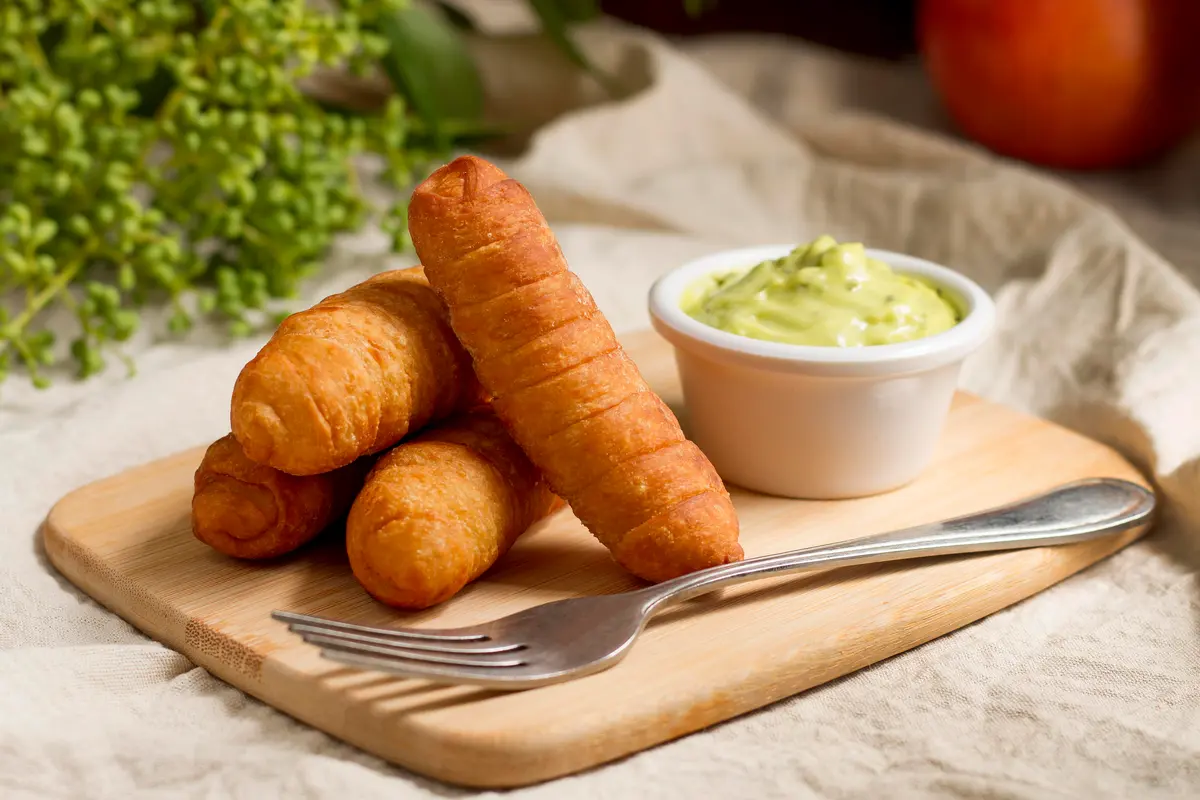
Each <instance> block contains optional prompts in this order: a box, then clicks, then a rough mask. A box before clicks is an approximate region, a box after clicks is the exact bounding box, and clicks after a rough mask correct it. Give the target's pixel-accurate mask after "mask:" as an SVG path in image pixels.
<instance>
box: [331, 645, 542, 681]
mask: <svg viewBox="0 0 1200 800" xmlns="http://www.w3.org/2000/svg"><path fill="white" fill-rule="evenodd" d="M321 655H322V656H323V657H325V658H327V659H329V660H330V661H337V662H338V663H341V664H348V665H349V666H352V667H358V668H360V669H371V670H375V671H376V672H386V673H389V674H392V675H398V676H399V677H402V678H413V679H416V680H423V681H430V682H432V683H444V684H451V685H460V684H470V685H475V686H486V687H491V688H495V689H507V690H509V691H512V690H517V689H531V688H534V687H535V686H543V685H545V684H547V683H553V682H554V678H553V676H533V677H526V676H524V675H521V674H515V673H514V672H513V671H512V670H504V669H494V668H492V667H451V666H442V665H438V664H418V663H414V662H411V661H403V660H401V659H397V658H391V657H388V656H374V655H367V654H360V653H348V652H344V651H339V650H322V651H321Z"/></svg>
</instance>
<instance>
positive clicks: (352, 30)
mask: <svg viewBox="0 0 1200 800" xmlns="http://www.w3.org/2000/svg"><path fill="white" fill-rule="evenodd" d="M614 32H616V33H614ZM597 33H600V34H603V35H596V34H597ZM646 35H650V36H653V37H665V38H666V41H668V42H669V43H670V44H671V46H672V48H673V50H674V52H678V53H682V54H683V55H684V56H685V57H687V58H689V59H691V60H692V62H694V63H695V64H697V65H699V66H700V67H701V68H702V69H704V70H706V71H707V72H708V73H710V74H711V75H713V76H715V77H716V78H717V79H718V80H719V81H721V82H722V83H723V84H724V85H725V86H727V87H728V88H729V89H731V90H732V91H733V92H734V93H735V94H736V95H738V96H740V97H741V98H742V99H744V100H745V101H747V102H748V103H750V104H751V105H752V106H753V107H754V108H755V109H756V110H757V111H759V112H761V115H762V117H764V118H766V119H768V120H771V121H773V122H775V123H778V124H779V126H780V128H781V130H784V131H787V130H791V131H793V132H795V131H799V129H800V128H801V127H803V125H804V124H805V120H811V119H812V118H813V117H814V116H820V115H832V114H835V113H837V114H841V113H866V114H870V115H877V116H880V117H883V118H887V119H890V120H893V121H897V122H900V123H904V124H907V125H909V126H911V127H913V128H916V129H922V130H926V131H935V132H937V133H940V134H944V135H946V136H948V137H951V138H952V139H956V140H958V141H960V142H964V143H968V144H970V145H972V146H979V147H982V148H986V149H987V150H990V151H992V152H993V153H996V154H998V155H1000V156H1003V157H1005V158H1008V159H1012V160H1014V161H1016V162H1023V163H1024V164H1027V165H1028V166H1029V167H1031V168H1034V169H1037V170H1039V171H1042V172H1044V173H1046V174H1052V175H1055V176H1057V177H1059V178H1061V179H1063V180H1065V181H1067V182H1068V183H1070V184H1072V185H1074V186H1076V187H1078V188H1080V189H1082V190H1083V191H1085V192H1087V193H1089V194H1090V195H1092V196H1095V197H1097V198H1099V199H1100V200H1102V201H1103V202H1105V203H1107V204H1109V205H1111V206H1113V207H1115V208H1116V209H1117V211H1118V212H1119V213H1120V214H1121V216H1122V218H1123V219H1124V220H1125V222H1126V223H1127V224H1129V225H1130V226H1132V227H1133V228H1134V230H1135V231H1137V232H1138V233H1139V234H1141V236H1142V237H1143V238H1144V239H1146V240H1147V241H1149V242H1150V243H1151V244H1152V245H1153V246H1154V247H1155V248H1156V249H1158V250H1159V251H1160V252H1161V253H1162V254H1163V255H1165V256H1166V257H1167V259H1168V260H1170V261H1172V262H1173V263H1175V264H1176V265H1177V266H1179V267H1180V268H1181V269H1182V270H1183V271H1184V272H1185V273H1200V258H1198V257H1197V256H1196V254H1197V253H1200V231H1198V230H1197V222H1198V221H1200V146H1198V145H1197V137H1196V130H1197V121H1198V119H1200V0H837V2H830V1H829V0H412V2H408V1H407V0H339V2H332V0H321V2H310V0H277V2H270V1H269V0H242V1H241V2H237V3H228V2H220V0H145V2H141V3H138V4H131V3H126V2H106V3H102V4H101V5H99V6H96V7H95V8H92V7H91V6H84V5H76V4H39V3H25V4H20V5H17V6H14V7H12V8H10V9H7V10H6V13H5V14H4V15H0V40H2V41H3V42H4V44H5V46H4V47H0V89H2V90H3V93H4V95H5V98H6V100H7V102H4V103H0V198H2V199H3V200H4V201H5V203H4V205H0V293H2V300H3V302H0V380H2V379H3V377H4V375H6V374H7V373H8V372H10V371H13V372H19V373H23V374H24V375H26V376H27V377H28V378H30V379H31V381H32V383H33V384H34V385H37V386H42V385H47V384H48V383H49V382H50V379H49V377H47V376H45V375H43V373H46V372H47V369H48V368H50V367H58V366H61V365H63V364H70V365H73V368H74V369H75V371H76V373H77V374H78V375H80V376H83V377H87V376H90V375H92V374H95V373H98V372H100V371H102V370H103V369H104V367H105V365H106V364H107V363H108V362H109V361H112V360H113V359H112V356H116V357H118V358H122V356H121V353H120V351H121V347H122V346H123V343H124V342H126V341H127V340H129V339H131V338H132V337H134V336H135V333H136V332H137V331H138V330H139V329H141V328H145V327H150V328H152V330H153V331H154V332H155V334H156V335H157V334H159V333H163V332H167V333H170V334H173V335H182V334H187V333H188V332H189V331H191V330H192V329H193V328H194V327H195V323H196V322H197V321H198V320H201V319H204V320H210V321H215V322H217V323H219V324H222V325H224V326H225V328H226V329H227V330H228V332H229V333H230V334H232V335H233V336H235V337H239V336H245V335H248V334H252V333H255V332H260V331H262V330H264V329H265V328H269V327H270V325H271V324H272V323H273V321H274V320H275V319H277V318H278V314H279V313H282V312H281V310H280V309H281V308H282V309H283V310H286V306H281V305H280V304H279V303H278V302H277V301H280V300H286V299H287V298H290V297H294V296H295V295H296V293H297V291H298V288H299V286H300V285H301V281H302V280H303V279H305V278H306V277H307V276H311V275H313V274H314V273H319V272H321V271H322V269H323V265H324V264H325V262H326V261H327V258H328V254H329V248H330V246H331V244H332V242H333V241H334V239H335V237H337V236H339V235H342V234H347V233H357V232H361V231H370V230H380V229H381V230H382V231H384V232H385V233H386V234H387V235H388V236H389V237H390V238H391V242H390V246H391V248H392V249H394V250H395V251H397V252H404V251H405V250H406V248H407V244H408V243H407V232H406V217H405V214H406V211H405V198H406V195H407V191H408V190H409V188H410V187H411V186H412V185H413V183H414V182H415V181H416V180H419V178H420V177H421V176H422V175H423V174H424V173H425V171H427V170H428V169H429V167H430V166H431V165H434V164H437V163H440V162H441V161H442V160H444V159H445V158H446V157H447V156H448V155H449V154H450V153H452V152H454V151H459V150H466V149H474V150H482V151H483V152H485V153H489V154H495V155H497V156H499V157H505V156H507V157H513V158H515V157H517V156H520V155H521V154H522V153H524V152H526V151H527V146H528V144H529V142H530V140H531V136H533V135H534V134H536V133H538V132H539V131H544V130H546V129H547V128H546V126H547V124H548V123H550V122H551V121H553V120H555V119H558V118H560V117H563V116H564V115H568V114H569V113H570V112H571V111H574V110H578V109H580V108H583V107H592V108H597V107H601V108H602V107H605V106H612V105H613V104H620V103H624V102H628V101H630V100H631V99H632V98H636V97H637V96H638V95H639V93H642V92H645V91H647V90H648V89H650V88H652V87H653V86H654V83H655V77H654V76H653V75H652V74H650V73H651V71H652V66H651V62H652V60H653V59H651V58H649V57H648V56H647V55H646V52H647V50H646V48H642V52H641V55H640V56H639V55H638V53H637V52H636V51H637V47H635V46H634V45H633V44H632V42H635V41H638V37H639V36H646ZM639 59H640V60H639ZM620 124H622V125H623V124H625V123H620ZM646 135H648V136H650V137H651V138H652V137H653V135H654V134H653V133H652V132H647V134H646ZM801 138H803V137H801ZM572 167H573V168H574V167H580V168H583V167H586V165H584V164H574V165H572ZM582 171H583V172H586V169H583V170H582ZM364 178H369V179H370V180H364ZM375 178H379V179H380V180H379V181H378V182H382V183H383V184H384V185H387V186H389V187H390V191H391V194H390V195H388V194H386V193H384V194H372V186H371V185H373V184H374V183H376V181H375V180H374V179H375ZM543 191H545V190H544V189H543ZM159 309H166V311H165V313H163V314H158V310H159ZM72 320H74V323H72ZM143 323H145V324H143ZM209 327H211V326H209Z"/></svg>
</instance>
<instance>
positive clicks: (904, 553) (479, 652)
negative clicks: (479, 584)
mask: <svg viewBox="0 0 1200 800" xmlns="http://www.w3.org/2000/svg"><path fill="white" fill-rule="evenodd" d="M1153 510H1154V494H1153V493H1152V492H1150V491H1147V490H1146V489H1144V488H1142V487H1141V486H1139V485H1137V484H1135V483H1130V482H1128V481H1122V480H1115V479H1107V478H1105V479H1096V480H1087V481H1081V482H1078V483H1072V484H1067V485H1065V486H1062V487H1059V488H1058V489H1055V490H1053V491H1050V492H1048V493H1046V494H1042V495H1038V496H1036V497H1033V498H1030V499H1027V500H1025V501H1022V502H1019V503H1014V504H1012V505H1007V506H1001V507H998V508H994V509H991V510H989V511H985V512H982V513H979V514H972V515H969V516H965V517H958V518H955V519H951V520H947V521H945V522H936V523H932V524H929V525H921V526H918V527H914V528H907V529H904V530H899V531H894V532H891V533H884V534H880V535H878V536H868V537H864V538H860V539H851V540H848V541H843V542H837V543H835V544H828V545H821V546H819V547H807V548H804V549H802V550H792V551H790V552H786V553H779V554H777V555H769V556H763V557H761V558H753V559H749V560H747V561H739V562H737V563H734V564H726V565H724V566H720V567H713V568H711V569H706V570H702V571H700V572H694V573H691V574H689V575H684V576H682V577H680V578H675V579H673V580H669V581H665V582H663V583H659V584H656V585H653V586H648V587H646V588H644V589H637V590H634V591H629V592H623V593H620V594H611V595H600V596H595V597H580V598H573V599H569V600H559V601H557V602H553V603H547V604H545V605H540V606H535V607H533V608H528V609H525V610H524V611H519V612H517V613H515V614H512V615H510V616H507V617H503V618H501V619H498V620H495V621H493V622H486V623H484V624H482V625H472V626H469V627H465V628H451V629H443V630H428V629H424V628H422V629H404V628H373V627H365V626H362V625H351V624H349V623H346V622H338V621H336V620H330V619H324V618H321V617H313V616H308V615H306V614H296V613H292V612H289V611H275V612H273V613H272V615H271V616H273V617H274V618H275V619H277V620H280V621H282V622H286V623H287V624H288V627H289V628H290V629H291V630H292V631H293V632H295V633H298V634H300V636H302V637H303V638H304V639H305V640H306V641H308V642H310V643H312V644H314V645H317V646H319V647H321V648H322V650H321V654H322V655H323V656H325V657H326V658H329V659H332V660H334V661H338V662H341V663H344V664H350V665H352V666H356V667H362V668H368V669H373V670H379V671H382V672H389V673H395V674H397V675H403V676H405V677H410V678H421V679H424V680H429V681H434V682H437V683H451V684H474V685H478V686H485V687H490V688H496V689H527V688H532V687H536V686H544V685H547V684H551V683H558V682H560V681H566V680H571V679H574V678H579V677H582V676H584V675H589V674H592V673H595V672H599V671H601V670H604V669H607V668H608V667H611V666H612V665H614V664H616V663H617V662H618V661H620V660H621V658H623V657H624V656H625V654H626V653H627V652H628V651H629V648H630V646H631V645H632V644H633V641H634V639H636V638H637V636H638V634H639V633H640V632H641V631H642V629H643V628H644V627H645V624H646V621H647V619H649V618H650V617H651V616H652V615H653V614H654V613H656V612H658V611H661V610H662V609H663V608H666V607H667V606H668V605H671V604H673V603H678V602H680V601H682V600H686V599H688V598H691V597H696V596H697V595H701V594H705V593H707V592H711V591H713V590H715V589H718V588H720V587H722V586H728V585H730V584H734V583H741V582H743V581H748V580H753V579H755V578H761V577H765V576H769V575H785V574H788V573H792V572H800V571H802V570H809V569H814V568H830V567H844V566H850V565H853V564H870V563H874V562H879V561H893V560H898V559H905V558H921V557H928V556H947V555H957V554H962V553H980V552H987V551H993V550H1016V549H1021V548H1029V547H1044V546H1048V545H1062V544H1070V543H1074V542H1081V541H1084V540H1087V539H1093V538H1098V537H1101V536H1108V535H1112V534H1115V533H1117V532H1119V531H1123V530H1127V529H1129V528H1132V527H1136V526H1138V525H1142V524H1145V523H1146V522H1148V521H1149V519H1150V516H1151V514H1152V513H1153Z"/></svg>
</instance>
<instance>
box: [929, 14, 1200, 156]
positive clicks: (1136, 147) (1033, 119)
mask: <svg viewBox="0 0 1200 800" xmlns="http://www.w3.org/2000/svg"><path fill="white" fill-rule="evenodd" d="M917 37H918V42H919V44H920V48H921V53H922V57H923V59H924V61H925V65H926V69H927V71H928V73H929V76H930V78H931V80H932V81H933V84H934V87H935V88H936V90H937V92H938V93H939V94H940V95H941V97H942V100H943V102H944V103H945V105H946V108H947V110H948V111H949V113H950V116H951V117H953V119H954V120H955V122H956V123H957V124H958V125H959V127H961V129H962V130H963V132H964V133H966V134H967V135H968V136H970V137H971V138H972V139H975V140H976V141H978V142H979V143H981V144H983V145H984V146H986V147H988V148H990V149H992V150H994V151H995V152H997V153H1001V154H1004V155H1008V156H1013V157H1015V158H1020V159H1024V160H1026V161H1031V162H1034V163H1037V164H1043V165H1046V166H1051V167H1063V168H1074V169H1093V168H1105V167H1119V166H1126V165H1130V164H1133V163H1135V162H1138V161H1142V160H1144V159H1147V158H1149V157H1151V156H1154V155H1157V154H1159V153H1160V152H1162V151H1163V150H1164V149H1166V148H1168V147H1170V146H1171V145H1173V144H1175V143H1176V142H1178V141H1179V140H1180V139H1181V138H1183V137H1184V136H1186V135H1187V134H1188V133H1189V132H1191V131H1192V130H1193V129H1194V128H1195V125H1196V123H1197V120H1200V0H923V2H922V3H921V6H920V8H919V11H918V16H917Z"/></svg>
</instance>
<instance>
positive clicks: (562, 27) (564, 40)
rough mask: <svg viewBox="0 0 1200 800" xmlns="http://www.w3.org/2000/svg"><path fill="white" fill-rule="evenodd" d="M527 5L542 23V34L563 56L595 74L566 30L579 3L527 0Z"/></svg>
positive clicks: (572, 0) (566, 0) (572, 1)
mask: <svg viewBox="0 0 1200 800" xmlns="http://www.w3.org/2000/svg"><path fill="white" fill-rule="evenodd" d="M529 5H530V6H531V7H532V8H533V10H534V12H535V13H536V14H537V16H538V19H539V20H540V21H541V23H542V32H543V33H545V34H546V36H547V37H549V38H550V41H552V42H554V44H556V45H557V46H558V49H559V50H561V51H562V52H563V55H565V56H566V57H567V58H568V59H570V60H571V62H572V63H573V64H575V65H576V66H578V67H581V68H582V69H586V70H587V71H589V72H591V73H595V72H596V69H595V67H593V66H592V63H591V61H589V60H588V57H587V56H586V55H584V52H583V50H581V49H580V48H579V45H577V44H576V43H575V40H574V39H572V38H571V34H570V31H568V30H567V27H568V25H570V23H571V22H573V21H575V18H574V17H572V13H573V12H577V11H578V8H577V6H579V5H580V3H579V2H575V0H529ZM584 5H586V3H584Z"/></svg>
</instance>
